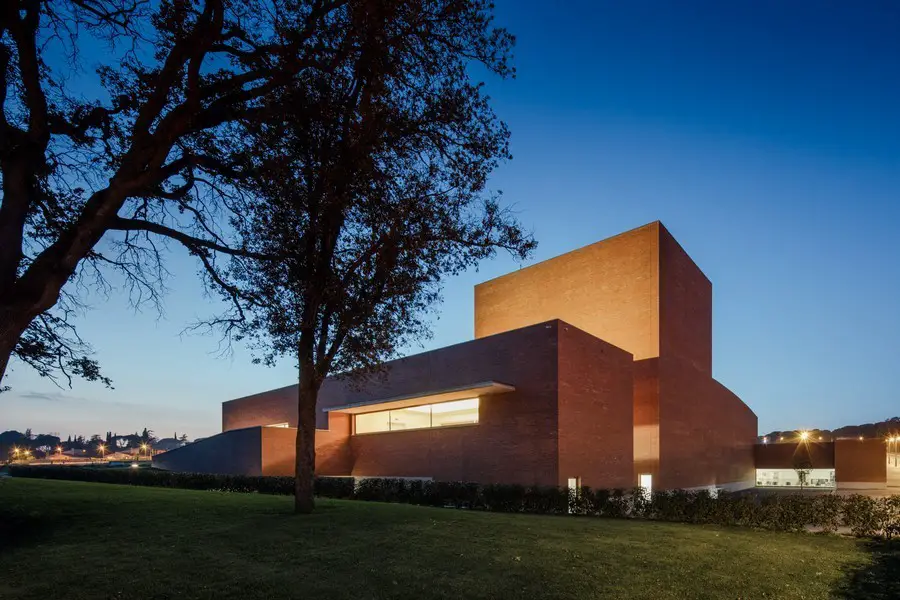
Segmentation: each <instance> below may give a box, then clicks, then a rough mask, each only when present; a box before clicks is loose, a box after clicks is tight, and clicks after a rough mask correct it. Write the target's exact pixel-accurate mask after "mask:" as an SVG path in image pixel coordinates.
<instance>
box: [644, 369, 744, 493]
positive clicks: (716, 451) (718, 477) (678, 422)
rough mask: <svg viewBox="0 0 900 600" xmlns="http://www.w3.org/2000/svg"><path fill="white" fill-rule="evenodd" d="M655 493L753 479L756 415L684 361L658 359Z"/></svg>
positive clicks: (725, 389)
mask: <svg viewBox="0 0 900 600" xmlns="http://www.w3.org/2000/svg"><path fill="white" fill-rule="evenodd" d="M659 373H660V396H659V422H660V445H659V452H660V477H659V483H658V484H655V485H656V487H658V488H659V489H666V488H692V487H700V486H709V485H723V484H729V483H746V484H750V483H751V482H754V481H755V480H756V474H755V466H754V458H753V446H754V443H755V441H756V435H757V421H756V415H755V414H754V413H753V411H752V410H750V408H749V407H747V405H746V404H744V403H743V402H741V400H740V398H738V397H737V396H736V395H734V394H733V393H732V392H731V391H729V390H728V389H727V388H726V387H725V386H723V385H722V384H720V383H719V382H717V381H715V380H714V379H712V378H711V377H709V375H708V374H706V373H703V372H702V371H699V370H697V369H696V368H694V367H693V366H692V365H691V364H689V363H687V362H686V361H683V360H679V359H675V358H660V363H659Z"/></svg>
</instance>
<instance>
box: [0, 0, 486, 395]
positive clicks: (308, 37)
mask: <svg viewBox="0 0 900 600" xmlns="http://www.w3.org/2000/svg"><path fill="white" fill-rule="evenodd" d="M381 4H383V3H371V2H363V1H352V0H300V1H294V0H197V1H191V2H183V1H180V0H159V1H153V2H151V1H149V0H8V1H5V2H3V3H0V7H2V8H0V108H2V110H0V177H2V181H3V188H2V190H3V191H2V205H0V239H2V240H3V243H2V244H0V383H2V381H3V378H4V376H5V373H6V370H7V366H8V364H9V360H10V358H11V357H13V356H14V357H16V358H17V359H18V360H19V361H21V362H22V363H24V364H26V365H29V366H31V367H33V368H34V369H36V370H37V372H38V373H40V374H41V375H43V376H47V377H51V378H54V380H56V378H57V377H58V376H60V375H61V376H62V377H63V378H65V379H66V380H67V381H69V383H70V384H71V377H72V376H80V377H84V378H85V379H88V380H98V381H102V382H105V383H106V384H107V385H108V384H109V380H108V379H107V378H106V377H105V376H104V375H102V374H101V372H100V370H99V365H98V364H97V363H96V362H95V361H94V360H93V359H92V358H90V347H89V345H88V344H87V343H86V342H85V341H84V340H82V339H81V337H80V336H79V335H78V332H77V331H76V329H75V327H74V324H73V321H72V316H73V315H74V314H75V313H76V312H77V311H79V310H81V309H82V308H83V307H82V304H81V302H80V300H79V293H78V292H79V289H80V288H79V286H84V287H90V288H91V289H92V290H94V291H95V292H96V291H99V292H101V293H102V292H104V291H105V292H107V293H108V292H109V291H110V290H111V283H110V281H109V280H108V279H107V274H108V273H109V272H110V270H113V271H116V272H117V273H118V275H119V276H121V277H122V278H124V281H125V288H126V289H127V291H128V292H129V293H130V297H131V300H132V302H133V303H134V304H135V305H136V306H142V305H145V304H148V303H149V304H150V305H154V304H158V302H159V298H160V293H161V291H162V290H163V289H164V286H163V281H164V276H165V274H166V271H165V266H164V264H163V253H162V252H161V250H160V248H159V246H158V242H159V241H165V240H167V239H169V240H175V241H176V242H178V243H180V244H182V245H183V246H184V247H185V248H187V250H188V251H189V252H190V253H191V254H193V255H194V256H196V257H197V258H198V259H199V260H200V263H201V265H202V267H203V269H204V271H205V272H206V273H208V274H209V277H210V279H211V280H212V281H217V280H218V277H219V274H218V271H217V265H216V260H217V256H218V255H221V254H222V253H224V254H231V255H234V254H237V255H243V256H255V255H253V254H252V253H249V252H247V251H246V249H245V248H241V247H240V246H239V245H234V244H231V243H230V241H231V240H230V239H229V228H228V227H227V222H226V220H227V217H226V216H225V215H239V213H236V212H234V210H233V209H234V206H233V205H232V204H231V203H230V201H229V199H228V197H229V194H230V192H232V191H234V189H235V188H234V186H235V185H237V184H239V182H240V180H241V175H242V171H243V169H244V168H245V167H247V166H248V163H251V162H252V161H250V160H249V157H250V156H252V155H253V153H254V152H255V148H254V147H253V146H252V143H253V141H252V140H251V139H250V138H248V136H246V135H245V131H243V129H244V128H248V127H249V128H253V127H256V126H258V124H259V123H263V122H268V121H272V120H275V121H277V122H281V121H282V120H283V119H284V118H286V117H297V118H301V119H302V118H303V115H306V114H307V113H308V112H309V111H310V110H313V109H312V106H313V105H315V104H316V103H318V99H317V98H315V97H309V98H307V97H304V96H302V95H298V94H295V95H294V96H293V97H292V99H293V101H292V102H291V103H274V102H267V100H268V99H269V98H272V97H279V96H280V97H284V96H283V94H286V93H288V92H287V90H297V89H302V87H298V86H306V85H307V82H308V81H316V80H318V81H321V80H327V78H328V76H329V75H330V74H332V73H334V72H335V71H336V70H337V69H344V68H347V66H348V65H349V64H351V62H352V61H353V59H354V57H355V56H356V53H357V51H358V42H359V41H360V38H359V37H358V36H356V35H348V34H349V31H348V30H347V29H346V26H347V25H348V23H349V21H348V19H350V18H351V17H352V18H353V19H362V20H363V21H365V20H367V19H369V18H370V17H371V18H372V19H375V20H377V19H378V16H377V13H378V11H379V10H380V9H379V6H380V5H381ZM388 4H390V3H388ZM423 4H424V8H425V10H420V9H421V8H423V6H421V5H423ZM455 4H460V3H451V2H443V3H433V2H424V3H409V4H403V5H398V7H399V8H400V9H402V10H404V11H406V12H407V13H408V14H409V15H411V18H412V19H417V18H422V19H423V20H422V21H421V23H420V25H421V26H420V27H418V28H416V29H413V30H410V31H409V36H408V37H403V38H402V43H403V44H410V45H415V44H418V43H419V38H418V36H419V35H420V34H422V33H427V31H430V30H431V27H432V26H431V25H430V24H429V23H427V21H426V20H427V19H428V18H430V17H432V16H434V13H432V12H431V11H429V10H428V9H434V11H438V12H439V11H442V10H443V9H444V8H447V7H450V8H452V7H453V6H454V5H455ZM461 4H462V5H463V6H464V9H465V10H469V11H470V12H472V11H473V10H474V9H472V5H471V4H469V3H461ZM370 9H372V10H374V13H373V14H372V15H369V10H370ZM451 12H452V11H451ZM472 14H478V13H477V11H476V12H472ZM398 22H399V21H398ZM405 22H406V23H407V24H408V23H411V22H412V21H410V20H406V21H405ZM352 24H353V25H354V28H355V27H356V25H357V23H355V22H354V23H352ZM470 25H472V26H475V27H476V29H477V26H478V23H473V22H471V21H461V20H457V21H455V26H459V27H468V26H470ZM434 32H435V34H436V35H439V36H446V37H444V38H443V39H444V42H446V43H447V44H448V51H449V50H450V46H449V45H451V44H453V43H455V41H456V40H458V39H460V36H463V37H465V35H467V34H465V32H463V31H451V30H448V29H446V28H445V29H442V28H441V26H440V24H436V25H435V26H434ZM476 35H477V33H476ZM397 39H400V38H395V40H397ZM502 43H503V38H502V37H500V38H498V40H497V46H498V47H502ZM97 48H99V49H100V51H99V53H98V52H97V51H96V49H97ZM470 49H471V48H469V47H461V48H458V50H459V51H460V52H463V53H464V52H467V51H469V50H470ZM489 50H490V49H489ZM371 56H374V57H375V58H374V60H376V62H377V60H380V58H379V57H377V56H375V55H371ZM97 63H99V66H97V67H96V75H97V80H96V81H94V80H89V81H88V85H83V84H84V78H89V75H86V74H85V73H87V72H91V71H93V70H94V65H95V64H97ZM339 76H341V77H342V76H343V75H342V74H341V75H339ZM292 93H293V92H292ZM257 257H258V256H257ZM258 258H259V257H258Z"/></svg>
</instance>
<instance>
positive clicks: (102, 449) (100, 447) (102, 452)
mask: <svg viewBox="0 0 900 600" xmlns="http://www.w3.org/2000/svg"><path fill="white" fill-rule="evenodd" d="M97 450H99V451H100V460H103V459H104V458H106V446H104V445H103V444H98V445H97Z"/></svg>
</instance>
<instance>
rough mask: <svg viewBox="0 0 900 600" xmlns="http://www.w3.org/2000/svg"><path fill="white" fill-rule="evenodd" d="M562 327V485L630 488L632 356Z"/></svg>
mask: <svg viewBox="0 0 900 600" xmlns="http://www.w3.org/2000/svg"><path fill="white" fill-rule="evenodd" d="M558 327H559V358H558V360H559V397H558V413H559V423H558V428H559V433H558V439H559V485H566V482H567V480H568V478H569V477H578V478H579V479H580V480H581V484H582V485H586V486H590V487H593V488H598V487H613V488H616V487H622V488H626V487H630V486H631V485H632V477H633V467H632V465H633V464H634V448H633V440H632V432H633V430H634V411H633V409H632V390H633V388H634V383H633V380H632V371H633V365H634V360H633V358H632V356H631V354H630V353H628V352H625V351H624V350H621V349H620V348H617V347H615V346H613V345H612V344H608V343H606V342H604V341H603V340H600V339H597V338H595V337H594V336H592V335H590V334H588V333H585V332H584V331H581V330H580V329H577V328H576V327H574V326H572V325H569V324H567V323H565V322H561V321H560V322H558Z"/></svg>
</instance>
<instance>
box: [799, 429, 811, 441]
mask: <svg viewBox="0 0 900 600" xmlns="http://www.w3.org/2000/svg"><path fill="white" fill-rule="evenodd" d="M808 439H809V432H808V431H801V432H800V440H801V441H804V442H805V441H806V440H808Z"/></svg>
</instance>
